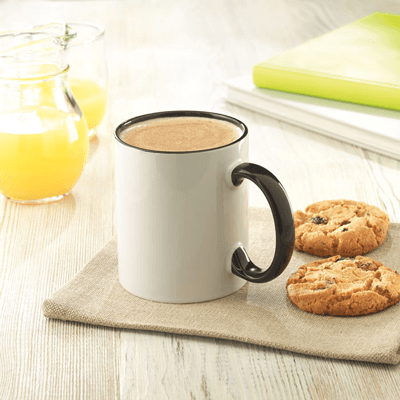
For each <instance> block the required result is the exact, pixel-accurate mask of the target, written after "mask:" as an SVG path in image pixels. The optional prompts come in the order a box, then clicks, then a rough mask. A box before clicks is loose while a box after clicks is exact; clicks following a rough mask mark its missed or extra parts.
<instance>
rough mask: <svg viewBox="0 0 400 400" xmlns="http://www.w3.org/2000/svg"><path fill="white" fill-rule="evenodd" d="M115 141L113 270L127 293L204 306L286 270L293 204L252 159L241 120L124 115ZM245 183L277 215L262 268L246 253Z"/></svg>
mask: <svg viewBox="0 0 400 400" xmlns="http://www.w3.org/2000/svg"><path fill="white" fill-rule="evenodd" d="M114 138H115V150H116V222H117V247H118V271H119V281H120V283H121V285H122V286H123V287H124V288H125V289H126V290H127V291H128V292H130V293H132V294H134V295H136V296H138V297H142V298H144V299H147V300H153V301H159V302H167V303H194V302H201V301H207V300H214V299H217V298H220V297H223V296H227V295H229V294H232V293H234V292H235V291H237V290H239V289H240V288H241V287H242V286H243V285H244V284H245V283H246V282H247V281H250V282H255V283H264V282H268V281H271V280H272V279H275V278H276V277H277V276H279V275H280V274H281V273H282V271H283V270H284V269H285V268H286V266H287V264H288V263H289V260H290V258H291V255H292V252H293V246H294V221H293V215H292V210H291V207H290V203H289V200H288V197H287V195H286V192H285V189H284V188H283V186H282V185H281V184H280V182H279V180H278V179H277V178H276V177H275V176H274V175H273V174H272V173H271V172H269V171H268V170H266V169H265V168H263V167H261V166H259V165H257V164H252V163H249V162H248V143H249V132H248V129H247V127H246V125H245V124H244V123H243V122H241V121H239V120H237V119H235V118H233V117H229V116H227V115H223V114H217V113H211V112H201V111H167V112H159V113H153V114H147V115H141V116H138V117H135V118H131V119H129V120H127V121H125V122H124V123H122V124H120V125H119V126H118V127H117V129H116V131H115V133H114ZM266 156H267V155H266ZM249 181H252V182H253V183H254V184H256V185H257V186H258V187H259V188H260V190H261V191H262V192H263V193H264V195H265V197H266V198H267V200H268V202H269V205H270V207H271V211H272V214H273V217H274V223H275V231H276V243H275V255H274V258H273V260H272V263H271V265H270V266H269V267H267V268H260V267H258V266H256V265H255V264H254V263H252V261H251V259H250V257H249V255H248V253H247V250H246V249H248V245H249V243H248V183H249ZM271 245H272V246H273V245H274V244H273V243H272V244H271ZM265 290H268V287H267V286H266V288H265Z"/></svg>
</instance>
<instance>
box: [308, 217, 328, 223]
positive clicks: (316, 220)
mask: <svg viewBox="0 0 400 400" xmlns="http://www.w3.org/2000/svg"><path fill="white" fill-rule="evenodd" d="M311 221H312V222H314V224H317V225H320V224H326V223H327V222H328V221H327V220H326V219H325V218H323V217H313V218H311Z"/></svg>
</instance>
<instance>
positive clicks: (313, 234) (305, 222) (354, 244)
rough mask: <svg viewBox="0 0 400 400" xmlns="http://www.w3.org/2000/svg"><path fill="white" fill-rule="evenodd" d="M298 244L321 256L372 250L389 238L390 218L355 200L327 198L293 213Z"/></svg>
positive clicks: (378, 210) (302, 249) (347, 254)
mask: <svg viewBox="0 0 400 400" xmlns="http://www.w3.org/2000/svg"><path fill="white" fill-rule="evenodd" d="M294 225H295V232H296V238H295V247H296V249H297V250H300V251H304V252H305V253H309V254H313V255H315V256H320V257H329V256H335V255H340V256H345V257H355V256H358V255H363V254H367V253H369V252H370V251H371V250H373V249H375V248H377V247H378V246H379V245H380V244H381V243H382V242H383V241H384V240H385V238H386V233H387V231H388V229H389V225H390V222H389V217H388V215H387V214H386V213H384V212H383V211H382V210H380V209H379V208H378V207H375V206H372V205H369V204H366V203H363V202H361V201H353V200H325V201H320V202H318V203H314V204H311V205H309V206H308V207H307V208H306V209H305V212H302V211H296V212H295V213H294Z"/></svg>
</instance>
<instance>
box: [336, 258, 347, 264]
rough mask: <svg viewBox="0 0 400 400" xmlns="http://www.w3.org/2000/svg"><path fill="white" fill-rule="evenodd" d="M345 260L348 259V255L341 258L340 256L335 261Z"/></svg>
mask: <svg viewBox="0 0 400 400" xmlns="http://www.w3.org/2000/svg"><path fill="white" fill-rule="evenodd" d="M343 260H347V258H346V257H340V258H338V259H337V260H336V261H335V263H337V262H339V261H343Z"/></svg>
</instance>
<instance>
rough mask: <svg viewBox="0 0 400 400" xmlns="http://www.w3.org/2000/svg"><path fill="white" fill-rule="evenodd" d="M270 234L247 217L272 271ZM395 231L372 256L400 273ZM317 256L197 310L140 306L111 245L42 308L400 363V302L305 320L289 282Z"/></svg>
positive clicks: (109, 322)
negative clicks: (287, 286) (363, 313)
mask: <svg viewBox="0 0 400 400" xmlns="http://www.w3.org/2000/svg"><path fill="white" fill-rule="evenodd" d="M274 241H275V234H274V228H273V221H272V217H271V215H270V213H269V211H268V210H265V209H251V210H250V242H251V243H250V249H249V253H250V256H251V257H252V258H253V261H254V262H256V263H259V264H260V265H264V266H266V265H269V261H270V260H271V259H272V256H273V252H274ZM399 243H400V224H392V225H391V227H390V230H389V233H388V237H387V238H386V240H385V242H384V243H383V244H382V245H381V246H380V247H379V248H378V249H376V250H374V251H373V252H371V253H369V256H371V257H372V258H375V259H377V260H379V261H381V262H383V263H384V264H385V265H387V266H389V267H391V268H393V269H394V270H397V271H399V272H400V248H399ZM315 259H317V258H316V257H314V256H311V255H308V254H304V253H300V252H297V251H295V252H294V254H293V257H292V260H291V262H290V264H289V266H288V267H287V269H286V270H285V271H284V273H283V274H282V275H281V276H280V277H279V278H277V279H275V280H274V281H272V282H269V283H264V284H255V283H247V284H246V285H245V286H244V287H243V288H242V289H241V290H239V291H238V292H236V293H234V294H233V295H230V296H227V297H224V298H221V299H219V300H214V301H209V302H204V303H195V304H164V303H156V302H152V301H147V300H143V299H140V298H138V297H136V296H133V295H132V294H130V293H128V292H127V291H125V290H124V289H123V288H122V286H121V285H120V283H119V281H118V271H117V269H118V268H117V254H116V241H115V239H112V240H110V241H109V242H108V243H107V244H106V245H105V246H104V247H103V249H101V250H100V252H99V253H98V254H97V255H96V256H95V257H94V258H93V259H92V260H91V261H90V262H89V263H88V264H87V265H86V266H85V267H84V268H83V269H82V271H81V272H80V273H78V274H77V275H76V276H75V277H74V278H73V279H72V280H71V281H70V282H69V283H68V284H67V285H65V286H64V287H62V288H61V289H59V290H58V291H57V292H56V293H54V294H53V295H52V296H51V297H50V298H49V299H47V300H45V301H44V303H43V313H44V315H45V316H46V317H48V318H56V319H61V320H67V321H79V322H84V323H88V324H93V325H105V326H110V327H118V328H130V329H141V330H152V331H162V332H172V333H178V334H185V335H198V336H209V337H216V338H221V339H230V340H238V341H242V342H246V343H253V344H257V345H261V346H269V347H274V348H277V349H284V350H289V351H294V352H297V353H304V354H311V355H316V356H322V357H330V358H339V359H347V360H361V361H371V362H377V363H389V364H397V363H398V362H399V361H400V355H399V347H400V303H399V304H397V305H395V306H393V307H390V308H388V309H387V310H384V311H382V312H380V313H377V314H371V315H368V316H361V317H328V316H319V315H313V314H309V313H306V312H304V311H301V310H299V309H298V308H297V307H295V306H294V305H293V304H292V303H291V302H290V301H289V300H288V299H287V297H286V289H285V284H286V280H287V278H288V277H289V275H290V274H291V273H292V272H294V271H296V270H297V269H298V267H299V266H300V265H302V264H304V263H306V262H310V261H313V260H315Z"/></svg>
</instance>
